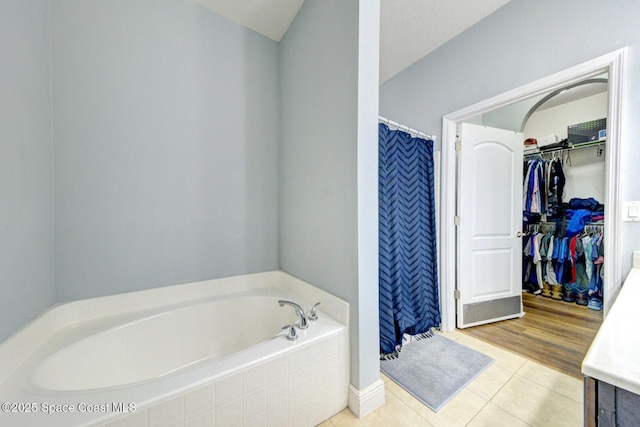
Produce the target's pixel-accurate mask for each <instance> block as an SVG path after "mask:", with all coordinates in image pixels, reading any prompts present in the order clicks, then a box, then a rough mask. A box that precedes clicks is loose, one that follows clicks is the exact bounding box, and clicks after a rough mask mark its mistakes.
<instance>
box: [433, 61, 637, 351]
mask: <svg viewBox="0 0 640 427" xmlns="http://www.w3.org/2000/svg"><path fill="white" fill-rule="evenodd" d="M625 59H626V50H625V49H623V50H620V51H616V52H613V53H612V54H609V55H605V56H603V57H600V58H596V59H595V60H592V61H589V62H588V63H585V64H581V65H579V66H577V67H573V68H572V69H569V70H565V71H563V72H561V73H557V74H555V75H553V76H550V77H548V78H545V79H542V80H540V81H537V82H534V83H531V84H529V85H527V86H524V87H522V88H519V89H516V90H514V91H511V92H508V93H506V94H503V95H501V96H498V97H495V98H492V99H490V100H487V101H485V102H482V103H479V104H477V105H474V106H471V107H468V108H466V109H464V110H461V111H459V112H457V113H453V114H450V115H448V116H445V117H444V120H443V150H442V155H443V168H442V170H443V173H442V180H441V182H442V183H443V185H442V207H443V208H442V210H441V211H442V217H441V221H440V224H441V227H440V229H441V241H442V251H441V272H442V274H441V276H442V292H441V295H442V301H441V305H442V312H443V329H445V330H452V329H455V327H456V322H455V318H456V302H457V299H459V298H460V297H461V295H460V293H461V292H465V286H466V287H469V286H470V287H473V286H474V285H473V284H472V283H471V284H470V283H469V279H468V277H467V278H466V279H465V283H464V284H461V283H460V278H461V276H464V274H461V271H465V269H468V268H470V266H469V265H464V264H463V262H464V259H461V258H460V257H459V256H460V253H461V252H464V250H465V248H464V247H462V245H464V244H465V242H464V241H460V243H459V244H458V242H459V241H458V240H457V234H458V228H457V224H459V223H460V222H459V221H465V219H464V216H467V217H468V216H469V215H473V212H467V211H464V213H462V216H463V217H462V218H459V217H458V216H457V215H458V213H459V204H458V203H459V201H460V199H461V198H464V197H465V194H463V192H462V187H461V185H462V183H461V182H459V181H457V180H456V178H457V168H456V166H457V161H458V157H457V156H456V146H457V144H456V142H457V141H456V135H457V130H458V125H459V124H460V123H463V122H467V123H468V122H474V121H475V122H476V123H478V117H486V116H487V115H489V114H492V113H495V112H496V111H497V110H499V109H500V108H504V107H506V106H515V104H517V103H520V102H523V101H525V100H527V99H529V100H531V98H533V97H538V99H539V98H542V97H544V96H545V95H546V94H549V93H550V92H553V91H558V90H559V89H561V88H563V87H569V86H571V85H573V84H576V83H578V82H580V81H583V80H586V79H592V78H595V77H598V76H602V75H603V74H605V75H607V76H608V79H609V83H608V92H607V94H608V96H607V101H608V106H607V114H606V117H607V145H606V149H605V156H604V157H605V159H604V167H605V171H604V173H603V180H602V181H601V182H602V189H603V193H604V194H603V195H602V197H603V200H602V202H603V203H604V204H605V206H606V210H607V213H606V217H605V220H604V223H605V227H606V233H605V238H604V240H605V242H604V245H605V251H606V253H607V269H606V270H605V271H606V272H605V274H604V276H605V277H604V282H605V288H604V314H605V315H606V312H607V310H608V308H609V306H610V304H611V302H612V301H613V298H614V297H615V295H616V294H617V291H618V290H619V287H620V284H621V282H622V277H621V273H620V270H621V262H620V256H619V253H620V248H619V242H620V238H619V237H620V229H621V224H620V220H619V208H618V182H619V180H618V177H617V176H616V173H615V171H617V170H618V165H619V146H620V117H621V111H620V110H621V107H622V94H623V85H624V81H625V78H624V77H625ZM530 105H531V104H530ZM525 112H526V111H525ZM521 119H522V116H521ZM458 146H459V145H458ZM574 156H575V155H574ZM496 191H500V187H499V186H497V187H496ZM467 196H468V195H467ZM519 232H522V229H521V228H520V227H518V228H516V229H514V230H513V231H512V236H511V237H512V238H514V239H516V238H520V237H519V236H518V233H519ZM512 258H513V257H512ZM505 259H506V257H505ZM511 262H513V261H511ZM471 280H473V278H472V279H471ZM523 297H524V304H523V306H524V311H525V312H526V311H527V309H529V310H530V311H531V312H532V313H533V311H535V310H540V304H538V303H543V302H544V301H543V298H542V297H539V296H535V297H534V296H533V294H531V296H529V295H527V294H523ZM536 299H537V300H538V301H537V302H535V303H534V301H535V300H536ZM487 302H488V304H487ZM518 302H519V303H520V304H522V302H521V300H519V301H518ZM546 302H548V303H556V304H562V302H558V301H550V300H549V301H546ZM469 304H476V305H482V304H484V305H485V306H491V304H492V299H491V298H489V299H488V300H487V298H486V297H483V296H482V295H480V297H479V298H478V299H477V300H476V301H473V300H472V301H470V302H469ZM565 304H566V303H565ZM543 306H544V304H543ZM560 307H561V309H559V308H560ZM581 308H583V309H584V307H581ZM558 309H559V310H558ZM567 309H569V306H564V307H563V306H561V305H556V306H555V308H552V309H551V311H555V312H562V311H566V310H567ZM543 310H544V308H543ZM458 312H459V311H458ZM583 312H584V310H583ZM586 313H588V312H586ZM556 314H558V313H556ZM588 314H590V315H591V314H593V315H594V316H587V319H586V320H583V322H586V323H588V324H590V325H592V326H593V330H594V331H595V329H597V325H598V323H599V321H600V319H601V314H598V313H596V312H594V313H588ZM565 315H566V314H565ZM511 317H518V316H511ZM525 317H526V316H525ZM529 317H530V319H533V318H534V317H535V316H534V315H533V314H532V315H531V316H529ZM548 317H549V318H551V315H549V316H548ZM487 319H488V320H489V321H492V320H497V319H495V317H494V318H491V316H487ZM568 319H569V318H568V317H566V318H565V320H568ZM476 320H477V319H476ZM522 320H523V319H515V320H506V321H505V322H501V323H504V324H507V323H509V322H514V323H515V322H521V321H522ZM552 322H553V323H555V324H559V325H562V324H563V323H564V324H570V322H563V321H557V320H555V321H553V320H552ZM481 323H483V322H482V321H476V322H475V323H474V324H481ZM496 325H498V324H496ZM463 326H465V325H463ZM510 326H514V325H510ZM483 328H487V327H483ZM543 329H544V328H543ZM547 329H548V327H547ZM557 333H558V334H559V337H561V336H562V335H563V334H564V332H562V331H560V332H557ZM487 335H495V334H492V333H488V334H487ZM567 336H569V335H567ZM585 339H586V340H587V344H589V343H590V340H591V339H592V338H589V333H587V335H586V338H585ZM517 345H519V346H520V347H522V346H523V345H526V344H524V343H518V344H517ZM587 347H588V345H587Z"/></svg>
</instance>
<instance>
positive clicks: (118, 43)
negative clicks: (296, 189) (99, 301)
mask: <svg viewBox="0 0 640 427" xmlns="http://www.w3.org/2000/svg"><path fill="white" fill-rule="evenodd" d="M51 5H52V24H51V25H52V40H53V82H54V83H53V84H54V88H53V92H54V104H53V105H54V110H53V111H54V116H55V125H54V141H55V167H56V170H55V218H56V221H55V231H56V236H57V238H56V244H55V251H56V267H55V270H56V284H57V298H58V300H61V301H65V300H73V299H79V298H85V297H94V296H100V295H106V294H114V293H118V292H126V291H133V290H139V289H145V288H151V287H157V286H163V285H170V284H176V283H181V282H191V281H195V280H201V279H210V278H218V277H225V276H231V275H236V274H243V273H251V272H257V271H264V270H272V269H277V268H278V267H279V260H278V251H277V247H278V172H277V171H278V147H277V143H278V136H279V130H278V127H279V111H278V105H279V94H278V93H279V88H278V84H279V83H278V51H277V49H278V45H277V44H276V43H275V42H273V41H271V40H269V39H267V38H266V37H263V36H261V35H259V34H257V33H255V32H253V31H251V30H248V29H246V28H243V27H241V26H239V25H237V24H235V23H232V22H230V21H228V20H226V19H224V18H222V17H220V16H218V15H216V14H213V13H211V12H210V11H208V10H206V9H204V8H202V7H200V6H197V5H195V4H193V3H190V2H188V1H177V0H137V1H134V2H132V1H129V0H92V1H85V0H64V1H62V0H52V1H51ZM43 25H44V24H43Z"/></svg>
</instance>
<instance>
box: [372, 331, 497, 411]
mask: <svg viewBox="0 0 640 427" xmlns="http://www.w3.org/2000/svg"><path fill="white" fill-rule="evenodd" d="M493 362H494V360H493V359H492V358H490V357H489V356H485V355H484V354H482V353H479V352H477V351H475V350H472V349H470V348H468V347H465V346H463V345H461V344H458V343H456V342H454V341H451V340H450V339H448V338H445V337H442V336H440V335H434V336H432V337H431V338H426V339H423V340H420V341H412V342H410V343H408V344H406V345H404V346H403V347H402V351H401V352H400V354H399V357H398V358H396V359H391V360H381V361H380V369H381V370H382V372H384V374H385V375H386V376H388V377H389V378H391V379H392V380H393V381H394V382H396V383H397V384H398V385H399V386H401V387H402V388H404V389H405V390H407V391H408V392H409V393H411V394H412V395H413V396H414V397H416V398H417V399H418V400H420V401H421V402H422V403H424V404H425V405H427V406H428V407H429V408H431V409H432V410H433V411H435V412H438V411H439V410H440V409H441V408H442V407H443V406H444V405H445V404H446V403H447V402H448V401H449V400H451V399H452V398H453V397H454V396H455V395H457V394H458V393H459V392H460V390H462V389H463V388H465V386H466V385H467V384H469V383H470V382H471V381H473V380H474V379H475V378H476V377H477V376H478V375H480V374H481V373H482V371H484V370H485V369H487V368H488V367H489V366H490V365H491V364H492V363H493Z"/></svg>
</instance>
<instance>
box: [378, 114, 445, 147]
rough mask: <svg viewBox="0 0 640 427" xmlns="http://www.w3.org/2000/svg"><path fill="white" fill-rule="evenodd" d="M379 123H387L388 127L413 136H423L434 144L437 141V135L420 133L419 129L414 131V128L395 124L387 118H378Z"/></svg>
mask: <svg viewBox="0 0 640 427" xmlns="http://www.w3.org/2000/svg"><path fill="white" fill-rule="evenodd" d="M378 121H380V122H382V123H385V124H386V125H387V126H393V127H395V128H397V129H399V130H403V131H405V132H407V133H413V134H415V135H417V136H421V137H423V138H425V139H428V140H431V141H433V142H435V141H436V137H435V135H429V134H426V133H424V132H420V131H419V130H417V129H413V128H410V127H409V126H405V125H403V124H400V123H398V122H394V121H393V120H389V119H387V118H386V117H382V116H378Z"/></svg>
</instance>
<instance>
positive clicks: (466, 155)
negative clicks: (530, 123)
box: [456, 123, 524, 328]
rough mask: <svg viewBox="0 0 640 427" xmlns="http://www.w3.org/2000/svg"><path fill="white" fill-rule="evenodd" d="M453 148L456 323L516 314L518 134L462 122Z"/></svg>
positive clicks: (519, 208)
mask: <svg viewBox="0 0 640 427" xmlns="http://www.w3.org/2000/svg"><path fill="white" fill-rule="evenodd" d="M459 135H460V140H461V145H460V150H459V152H458V217H459V226H458V263H457V273H458V274H457V286H456V288H457V289H456V298H457V307H456V308H457V320H458V321H457V324H458V327H459V328H465V327H468V326H475V325H481V324H484V323H489V322H495V321H498V320H505V319H511V318H514V317H522V316H523V315H524V312H523V311H522V239H521V238H520V237H519V231H520V230H521V228H522V174H523V172H522V168H523V167H522V151H523V141H524V140H523V134H522V133H518V132H513V131H506V130H502V129H494V128H489V127H486V126H478V125H472V124H468V123H463V124H462V125H461V128H460V134H459Z"/></svg>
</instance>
